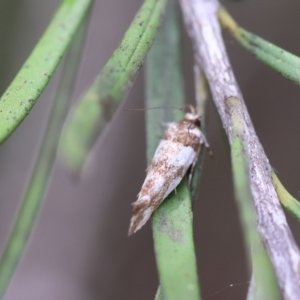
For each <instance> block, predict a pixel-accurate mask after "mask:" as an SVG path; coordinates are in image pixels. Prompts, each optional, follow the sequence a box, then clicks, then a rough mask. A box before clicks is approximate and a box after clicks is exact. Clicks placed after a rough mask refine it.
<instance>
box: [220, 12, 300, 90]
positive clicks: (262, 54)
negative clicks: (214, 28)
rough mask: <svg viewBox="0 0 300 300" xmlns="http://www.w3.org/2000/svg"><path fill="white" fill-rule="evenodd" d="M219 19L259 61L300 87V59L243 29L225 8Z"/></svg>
mask: <svg viewBox="0 0 300 300" xmlns="http://www.w3.org/2000/svg"><path fill="white" fill-rule="evenodd" d="M219 19H220V22H221V24H222V26H223V27H224V28H227V29H228V30H229V31H230V32H231V34H232V35H233V36H234V37H235V38H236V39H237V40H238V41H239V42H240V43H241V45H242V46H244V48H245V49H247V50H248V51H250V52H251V53H253V54H254V55H255V56H256V57H257V58H258V59H259V60H261V61H262V62H264V63H265V64H266V65H268V66H269V67H271V68H272V69H274V70H275V71H277V72H279V73H280V74H281V75H283V76H285V77H286V78H288V79H290V80H292V81H293V82H295V83H296V84H298V85H300V58H299V57H298V56H296V55H294V54H292V53H290V52H288V51H286V50H284V49H282V48H280V47H277V46H275V45H274V44H272V43H270V42H268V41H266V40H264V39H262V38H260V37H259V36H257V35H255V34H253V33H251V32H249V31H247V30H245V29H243V28H241V27H239V26H238V24H237V23H236V22H235V21H234V20H233V19H232V17H231V16H230V15H229V14H228V12H227V11H226V10H225V9H224V8H222V7H221V8H220V10H219Z"/></svg>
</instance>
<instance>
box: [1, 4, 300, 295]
mask: <svg viewBox="0 0 300 300" xmlns="http://www.w3.org/2000/svg"><path fill="white" fill-rule="evenodd" d="M59 2H60V1H58V0H55V1H54V0H52V1H47V0H23V1H21V0H18V1H10V0H1V1H0V45H1V47H0V94H2V93H3V92H4V90H5V88H6V87H7V85H8V84H9V82H10V81H11V80H12V78H13V77H14V76H15V74H16V72H17V70H18V69H19V68H20V66H21V65H22V63H23V62H24V60H25V59H26V57H27V56H28V54H29V53H30V51H31V49H32V48H33V46H34V45H35V43H36V42H37V40H38V38H39V37H40V35H41V34H42V32H43V31H44V29H45V27H46V26H47V24H48V22H49V20H50V18H51V16H52V14H53V12H54V11H55V9H56V7H57V5H58V4H59ZM141 3H142V1H137V0H122V1H120V0H119V1H118V0H103V1H100V0H98V1H95V6H94V11H93V15H92V23H91V26H90V30H89V34H88V40H87V47H86V49H85V53H84V59H83V63H82V66H81V71H80V74H79V80H78V84H77V87H76V91H75V95H74V101H75V99H76V98H78V97H79V96H80V95H81V94H82V93H83V92H84V90H85V89H86V88H87V87H88V86H89V84H90V83H91V82H92V80H93V78H94V77H95V76H96V74H97V73H98V71H99V70H100V69H101V67H102V66H103V65H104V64H105V62H106V60H107V59H108V58H109V56H110V54H111V52H112V51H113V49H114V48H115V47H116V46H117V45H118V43H119V41H120V39H121V37H122V35H123V34H124V32H125V30H126V28H127V27H128V25H129V24H130V21H131V20H132V18H133V16H134V15H135V13H136V11H137V10H138V8H139V6H140V4H141ZM224 4H225V6H226V7H227V8H228V9H229V11H230V12H231V13H232V15H233V16H234V17H235V18H236V20H237V21H238V22H240V24H241V25H242V26H244V27H245V28H247V29H248V30H250V31H252V32H254V33H257V34H259V35H260V36H262V37H263V38H266V39H268V40H270V41H271V42H273V43H275V44H277V45H279V46H281V47H283V48H285V49H287V50H289V51H291V52H292V53H295V54H297V55H300V48H299V46H300V40H299V34H298V31H299V11H300V2H299V1H298V0H288V1H283V0H276V1H274V0H263V1H258V0H245V1H241V2H233V1H224ZM225 42H226V47H227V49H228V52H229V55H230V58H231V61H232V64H233V67H234V71H235V73H236V76H237V79H238V82H239V84H240V87H241V90H242V92H243V94H244V96H245V100H246V103H247V106H248V108H249V112H250V115H251V117H252V120H253V123H254V126H255V128H256V131H257V134H258V136H259V138H260V141H261V142H262V144H263V146H264V148H265V151H266V153H267V155H268V157H269V159H270V162H271V164H272V166H273V167H274V168H276V170H277V171H278V172H279V177H280V179H281V180H282V182H283V183H284V184H285V186H286V187H287V188H288V190H289V191H290V192H291V193H292V194H293V195H294V196H296V197H298V198H300V194H299V192H300V181H299V176H298V174H300V160H299V156H298V154H299V153H300V143H299V141H300V138H299V137H300V136H299V132H300V118H299V115H300V90H299V87H298V86H296V85H295V84H293V83H291V82H289V81H288V80H287V79H285V78H283V77H281V76H280V75H278V74H277V73H275V72H273V71H272V70H270V69H269V68H268V67H266V66H264V65H263V64H262V63H260V62H259V61H257V60H256V59H255V58H254V57H253V56H251V55H250V54H249V53H247V52H245V51H244V50H243V49H241V47H240V46H239V45H237V43H236V42H235V41H234V40H233V38H231V37H230V36H228V35H227V34H226V35H225ZM185 58H186V59H185V71H186V74H187V84H186V90H187V95H188V101H189V102H191V100H190V99H192V95H193V90H192V89H193V84H192V78H191V63H192V52H191V50H190V45H189V41H188V38H187V37H186V38H185ZM142 74H143V72H141V75H140V76H139V78H138V79H137V81H136V83H135V85H134V88H133V89H132V91H131V93H130V95H129V96H128V98H127V99H126V101H125V104H124V105H123V107H124V106H125V107H129V108H133V107H143V106H144V104H143V76H142ZM56 85H57V78H55V77H54V79H53V80H52V81H51V83H50V84H49V86H48V87H47V89H46V91H45V92H44V93H43V95H42V97H41V98H40V100H39V101H38V103H37V104H36V105H35V107H34V108H33V110H32V111H31V113H30V114H29V116H28V117H27V118H26V120H25V121H24V122H23V124H22V126H21V127H20V128H18V129H17V130H16V132H15V133H14V134H13V135H12V136H11V137H10V138H9V140H8V141H7V142H6V143H5V144H4V145H2V146H1V148H0V166H1V169H0V251H2V250H3V249H4V245H5V242H6V239H7V236H8V232H9V229H10V226H11V224H12V220H13V217H14V215H15V212H16V209H17V207H18V204H19V201H20V197H21V195H22V193H23V190H24V186H25V183H26V181H27V180H28V176H29V172H30V169H31V167H32V163H33V162H34V158H35V156H36V153H37V148H38V145H39V142H40V139H41V136H42V134H43V127H44V126H45V122H46V120H47V116H48V114H49V109H50V106H51V101H52V97H53V94H54V90H55V87H56ZM208 140H209V142H210V144H211V148H212V150H213V152H214V154H215V156H216V158H217V162H216V163H214V162H212V161H211V160H209V159H207V158H206V160H205V165H204V172H203V177H202V180H201V186H200V191H199V199H198V202H197V205H196V210H195V240H196V248H197V255H198V269H199V274H200V281H201V288H202V294H203V295H204V299H212V300H220V299H244V298H245V293H246V291H247V288H248V285H247V283H246V282H247V281H248V280H249V274H248V273H247V269H246V263H245V253H244V248H243V240H242V235H241V230H240V225H239V220H238V217H237V210H236V205H235V203H234V198H233V193H232V180H231V172H230V164H229V160H228V153H227V152H226V151H227V150H226V146H224V142H223V139H222V131H221V127H220V122H219V120H218V117H217V113H216V110H215V107H214V105H213V104H212V102H211V103H210V107H209V130H208ZM94 155H95V162H94V163H93V166H92V167H91V168H90V169H89V172H88V173H87V174H86V176H85V177H84V178H83V179H82V180H81V181H76V180H72V178H70V177H69V176H68V174H67V172H66V171H65V170H64V169H63V168H62V166H61V165H60V164H59V163H56V164H55V168H54V172H53V180H52V182H51V184H50V186H49V191H48V194H47V197H46V201H45V205H44V206H43V209H42V212H41V215H40V218H39V221H38V224H37V226H36V228H35V231H34V233H33V235H32V238H31V243H30V246H29V247H28V249H27V251H26V254H25V256H24V258H23V260H22V261H21V263H20V265H19V269H18V271H17V273H16V276H15V277H14V279H13V281H12V284H11V286H10V288H9V290H8V293H7V296H6V298H5V299H7V300H21V299H31V300H41V299H42V300H53V299H62V300H81V299H85V300H92V299H101V300H102V299H105V300H106V299H107V300H115V299H123V300H125V299H128V300H140V299H143V300H144V299H145V300H147V299H149V300H150V299H153V298H154V294H155V291H156V288H157V285H158V279H157V272H156V266H155V259H154V251H153V243H152V237H151V229H150V225H149V224H147V226H146V227H145V228H143V230H141V231H140V232H138V233H137V234H136V235H134V236H133V237H131V238H127V229H128V225H129V220H130V216H131V206H130V203H131V202H133V201H134V200H135V199H136V194H137V193H138V191H139V188H140V186H141V184H142V182H143V180H144V175H145V173H144V170H145V167H146V162H145V137H144V115H143V113H130V112H124V111H123V110H122V109H120V110H119V111H118V113H117V114H116V116H115V117H114V119H113V122H112V126H111V128H110V131H109V132H108V133H107V134H106V135H105V136H104V137H102V138H101V141H100V142H98V143H97V145H96V147H95V151H94ZM289 222H290V224H291V226H292V229H293V233H294V236H295V238H296V239H297V240H298V241H299V240H300V230H299V228H300V225H299V224H298V223H296V221H295V220H293V219H291V218H289ZM232 283H234V284H240V283H241V285H237V286H236V287H232V288H227V289H225V290H224V291H221V292H220V293H217V294H216V292H218V291H220V290H222V289H223V288H224V287H228V286H229V285H230V284H232ZM243 283H245V284H243Z"/></svg>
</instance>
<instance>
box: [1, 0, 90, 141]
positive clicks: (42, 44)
mask: <svg viewBox="0 0 300 300" xmlns="http://www.w3.org/2000/svg"><path fill="white" fill-rule="evenodd" d="M91 3H92V1H91V0H64V1H62V4H61V5H60V7H59V8H58V10H57V12H56V14H55V15H54V17H53V19H52V21H51V23H50V25H49V26H48V28H47V30H46V31H45V33H44V35H43V36H42V38H41V39H40V41H39V42H38V44H37V45H36V47H35V48H34V50H33V51H32V53H31V54H30V56H29V58H28V59H27V60H26V62H25V63H24V65H23V67H22V68H21V70H20V71H19V73H18V74H17V76H16V77H15V79H14V80H13V81H12V83H11V84H10V86H9V87H8V88H7V90H6V91H5V92H4V94H3V96H2V97H1V98H0V143H2V142H3V141H4V140H5V139H7V138H8V137H9V136H10V134H11V133H12V132H13V131H14V130H15V129H16V128H17V127H18V126H19V124H20V123H21V122H22V120H23V119H24V118H25V117H26V115H27V114H28V113H29V111H30V109H31V108H32V107H33V105H34V104H35V102H36V101H37V99H38V97H39V96H40V95H41V93H42V92H43V90H44V88H45V87H46V85H47V83H48V82H49V80H50V78H51V76H52V75H53V73H54V72H55V70H56V68H57V65H58V64H59V62H60V61H61V59H62V57H63V55H64V53H65V51H66V50H67V48H68V46H69V44H70V42H71V41H72V39H73V36H74V34H75V32H76V30H77V29H78V26H79V25H80V23H81V21H82V19H83V18H84V16H85V15H86V12H87V10H88V8H89V7H90V5H91Z"/></svg>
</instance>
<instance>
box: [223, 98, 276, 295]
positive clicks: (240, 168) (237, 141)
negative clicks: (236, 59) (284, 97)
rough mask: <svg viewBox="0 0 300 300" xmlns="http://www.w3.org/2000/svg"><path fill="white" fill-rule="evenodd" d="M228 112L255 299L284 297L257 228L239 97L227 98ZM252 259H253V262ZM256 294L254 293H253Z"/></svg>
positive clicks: (236, 184) (235, 184)
mask: <svg viewBox="0 0 300 300" xmlns="http://www.w3.org/2000/svg"><path fill="white" fill-rule="evenodd" d="M226 104H227V110H228V114H229V115H230V116H231V119H232V124H233V128H232V141H231V163H232V172H233V179H234V180H233V181H234V190H235V196H236V197H235V198H236V202H237V205H238V209H239V212H240V214H239V215H240V220H241V223H242V227H243V231H244V237H245V244H246V250H247V254H248V265H249V268H250V266H251V265H252V266H253V272H254V281H255V291H254V294H255V297H254V299H274V300H275V299H281V294H280V290H279V288H278V286H277V283H276V279H275V275H274V270H273V268H272V265H271V263H270V260H269V257H268V254H267V252H266V250H265V249H264V247H263V245H262V242H261V238H260V235H259V233H258V231H257V228H256V216H255V211H254V207H253V201H252V194H251V189H250V180H249V171H248V168H249V164H248V159H247V154H246V150H245V149H244V147H243V144H242V142H241V134H240V133H241V132H242V131H243V130H245V129H244V126H246V124H245V123H244V122H243V121H242V120H241V119H240V118H239V113H237V111H239V110H240V106H241V103H240V102H239V100H238V98H235V97H230V98H228V99H227V100H226ZM251 261H252V262H251ZM251 296H253V295H251Z"/></svg>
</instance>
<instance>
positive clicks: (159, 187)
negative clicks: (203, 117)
mask: <svg viewBox="0 0 300 300" xmlns="http://www.w3.org/2000/svg"><path fill="white" fill-rule="evenodd" d="M200 125H201V122H200V119H199V116H198V115H197V114H196V113H194V112H193V113H187V114H185V117H184V118H183V120H181V121H179V122H176V123H167V124H166V126H167V129H166V131H165V133H164V136H163V138H162V140H161V141H160V143H159V145H158V147H157V149H156V151H155V154H154V157H153V160H152V162H151V164H150V166H149V167H148V168H147V170H146V171H147V176H146V179H145V181H144V183H143V185H142V188H141V191H140V193H139V194H138V199H137V201H136V202H134V203H133V215H132V218H131V222H130V227H129V232H128V235H131V234H133V233H135V232H136V231H137V230H139V229H140V228H141V227H142V226H143V225H144V224H145V223H146V222H147V221H148V219H149V218H150V217H151V215H152V213H153V212H154V211H155V210H156V209H157V208H158V206H159V205H160V204H161V203H162V201H163V200H164V199H165V198H166V197H167V196H168V195H169V194H170V193H171V192H172V191H173V190H174V189H175V188H176V187H177V185H178V184H179V183H180V181H181V180H182V178H183V177H184V176H185V174H186V173H187V171H188V170H189V169H190V176H189V183H190V182H191V178H192V172H193V168H194V167H195V164H196V162H197V159H198V156H199V153H200V150H201V146H202V145H203V144H204V145H205V146H206V147H207V148H209V145H208V143H207V141H206V138H205V136H204V135H203V133H202V132H201V130H200Z"/></svg>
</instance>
